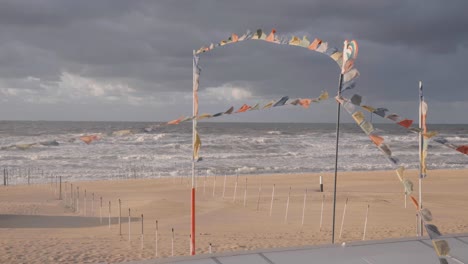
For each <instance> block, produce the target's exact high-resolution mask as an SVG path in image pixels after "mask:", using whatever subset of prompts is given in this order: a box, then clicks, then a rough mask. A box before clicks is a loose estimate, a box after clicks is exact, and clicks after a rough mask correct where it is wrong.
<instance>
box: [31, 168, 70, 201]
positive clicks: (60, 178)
mask: <svg viewBox="0 0 468 264" xmlns="http://www.w3.org/2000/svg"><path fill="white" fill-rule="evenodd" d="M59 180H60V192H59V200H62V176H60V177H59ZM28 185H29V170H28Z"/></svg>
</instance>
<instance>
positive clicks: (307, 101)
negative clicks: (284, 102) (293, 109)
mask: <svg viewBox="0 0 468 264" xmlns="http://www.w3.org/2000/svg"><path fill="white" fill-rule="evenodd" d="M310 103H312V99H308V98H305V99H299V104H300V105H301V106H302V107H304V108H309V106H310Z"/></svg>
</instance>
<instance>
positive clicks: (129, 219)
mask: <svg viewBox="0 0 468 264" xmlns="http://www.w3.org/2000/svg"><path fill="white" fill-rule="evenodd" d="M131 223H132V213H131V211H130V208H128V243H130V238H131Z"/></svg>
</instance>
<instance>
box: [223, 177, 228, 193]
mask: <svg viewBox="0 0 468 264" xmlns="http://www.w3.org/2000/svg"><path fill="white" fill-rule="evenodd" d="M226 177H227V175H226V174H224V185H223V199H224V194H225V193H226Z"/></svg>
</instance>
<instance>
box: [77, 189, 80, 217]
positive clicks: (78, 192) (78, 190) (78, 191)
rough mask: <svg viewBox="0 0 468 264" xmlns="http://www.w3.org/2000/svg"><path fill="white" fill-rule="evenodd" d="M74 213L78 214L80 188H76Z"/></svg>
mask: <svg viewBox="0 0 468 264" xmlns="http://www.w3.org/2000/svg"><path fill="white" fill-rule="evenodd" d="M76 211H77V213H78V214H79V213H80V187H79V186H76Z"/></svg>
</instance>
